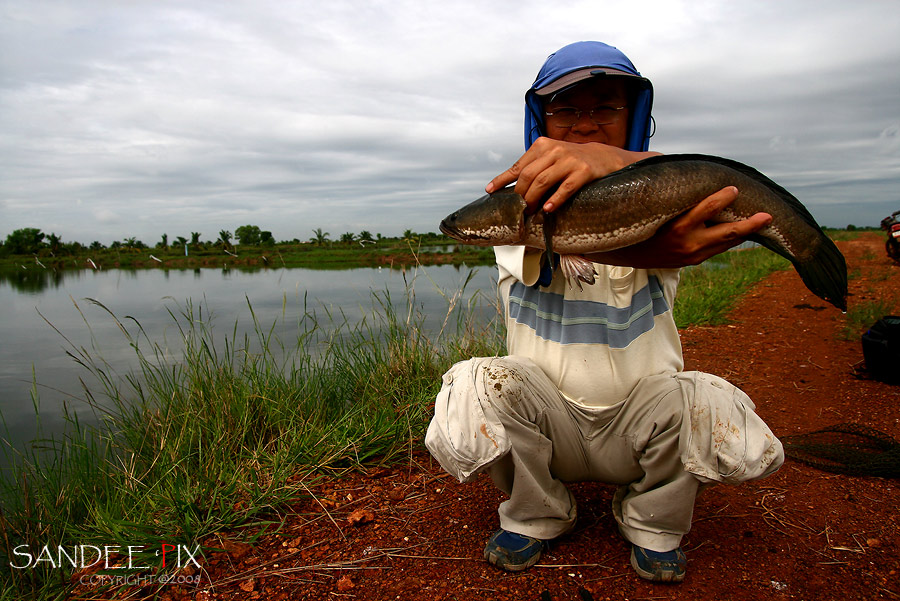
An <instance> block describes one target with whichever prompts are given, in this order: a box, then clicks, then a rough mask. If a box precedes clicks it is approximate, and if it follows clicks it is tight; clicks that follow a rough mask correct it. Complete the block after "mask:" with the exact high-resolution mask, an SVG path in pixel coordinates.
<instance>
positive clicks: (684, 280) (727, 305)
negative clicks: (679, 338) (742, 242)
mask: <svg viewBox="0 0 900 601" xmlns="http://www.w3.org/2000/svg"><path fill="white" fill-rule="evenodd" d="M789 268H791V264H790V263H789V262H788V261H787V260H786V259H783V258H782V257H780V256H778V255H776V254H775V253H773V252H770V251H768V250H766V249H763V248H751V249H747V250H739V251H732V252H727V253H723V254H721V255H717V256H716V257H714V258H713V259H710V260H708V261H706V262H705V263H702V264H701V265H698V266H696V267H691V268H688V269H684V270H682V273H681V283H680V284H679V287H678V296H677V298H676V299H675V310H674V313H675V323H676V324H677V325H678V327H679V328H684V327H687V326H689V325H719V324H723V323H725V322H726V316H727V314H728V312H729V311H730V310H731V309H732V308H733V307H734V305H735V303H736V302H737V301H738V300H739V298H740V296H741V295H742V294H743V293H744V292H746V291H747V290H749V288H750V287H751V286H752V285H753V284H755V283H756V282H758V281H759V280H761V279H762V278H764V277H765V276H767V275H768V274H770V273H771V272H773V271H775V270H779V269H789Z"/></svg>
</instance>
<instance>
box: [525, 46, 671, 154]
mask: <svg viewBox="0 0 900 601" xmlns="http://www.w3.org/2000/svg"><path fill="white" fill-rule="evenodd" d="M599 76H616V77H628V78H629V79H631V80H632V81H633V85H634V86H635V87H636V89H637V93H636V94H635V96H634V104H633V106H631V107H630V108H631V111H630V113H631V118H630V120H629V123H628V137H627V139H626V143H625V150H635V151H643V150H647V149H648V148H649V146H650V136H651V135H653V132H652V122H651V118H650V111H651V108H652V107H653V85H652V84H651V83H650V80H649V79H647V78H645V77H641V74H640V73H639V72H638V70H637V69H635V67H634V65H633V64H632V63H631V61H630V60H628V57H627V56H625V55H624V54H623V53H622V52H621V51H620V50H618V49H617V48H615V47H613V46H610V45H608V44H604V43H603V42H575V43H574V44H569V45H568V46H564V47H562V48H560V49H559V50H557V51H556V52H554V53H553V54H551V55H550V56H549V57H547V60H546V62H545V63H544V66H543V67H541V70H540V71H539V72H538V75H537V78H536V79H535V80H534V83H533V84H532V86H531V88H530V89H529V90H528V92H526V93H525V149H526V150H527V149H528V148H530V147H531V145H532V144H533V143H534V141H535V140H537V139H538V138H539V137H540V136H543V135H545V134H546V131H545V127H544V108H543V99H542V97H543V96H546V95H548V94H552V93H554V92H558V91H560V90H563V89H565V88H567V87H569V86H572V85H575V84H576V83H579V82H581V81H584V80H586V79H588V78H591V77H599Z"/></svg>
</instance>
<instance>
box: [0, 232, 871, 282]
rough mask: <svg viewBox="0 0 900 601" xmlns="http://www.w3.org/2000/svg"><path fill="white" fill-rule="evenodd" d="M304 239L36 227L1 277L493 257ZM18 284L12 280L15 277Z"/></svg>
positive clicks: (429, 245) (434, 238) (432, 246)
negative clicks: (64, 234)
mask: <svg viewBox="0 0 900 601" xmlns="http://www.w3.org/2000/svg"><path fill="white" fill-rule="evenodd" d="M824 229H825V231H826V233H827V234H828V235H829V236H831V237H832V238H834V239H842V238H846V237H847V236H850V237H853V236H855V235H856V234H858V233H859V232H862V231H872V230H874V231H878V230H879V228H877V227H857V226H854V225H852V224H851V225H848V226H847V227H846V228H844V229H833V228H824ZM311 232H312V233H313V236H312V237H311V238H309V240H307V241H301V240H300V239H298V238H294V239H293V240H283V241H281V242H276V241H275V239H274V238H273V237H272V233H271V232H268V231H265V230H261V229H260V228H259V227H258V226H255V225H245V226H241V227H239V228H237V229H236V230H235V232H234V234H232V233H231V232H230V231H226V230H222V231H220V232H219V237H218V238H217V239H216V240H215V241H211V240H207V241H205V242H204V241H201V240H200V236H201V234H200V233H199V232H191V238H190V239H188V238H185V237H184V236H178V237H175V238H174V239H172V240H170V239H169V236H168V235H167V234H163V235H162V237H161V240H160V241H159V242H157V243H156V244H155V246H152V247H151V246H148V245H146V244H144V243H143V242H142V241H141V240H138V239H136V238H133V237H132V238H125V239H124V240H121V241H119V240H117V241H115V242H113V243H111V244H110V245H109V246H104V245H103V244H101V243H100V242H97V241H94V242H92V243H91V244H90V245H87V246H86V245H84V244H82V243H80V242H64V241H63V240H62V239H61V238H60V237H59V236H57V235H56V234H45V233H44V232H42V231H41V230H40V229H38V228H23V229H18V230H15V231H14V232H13V233H11V234H9V235H8V236H7V237H6V240H5V242H0V279H3V280H8V279H10V278H11V274H12V273H13V271H15V272H17V273H18V275H17V276H16V278H17V279H21V277H23V276H24V275H25V274H28V273H34V272H35V271H37V272H42V271H47V270H49V271H59V270H82V269H84V270H99V269H156V268H163V269H198V268H221V269H230V268H237V269H268V268H282V267H301V268H306V269H353V268H357V267H390V268H403V267H405V266H408V265H416V264H420V265H434V264H452V265H470V266H475V265H490V264H493V262H494V253H493V251H492V250H491V248H489V247H478V246H469V245H465V244H459V243H458V242H456V241H455V240H453V239H451V238H449V237H447V236H444V235H443V234H436V233H434V232H428V233H424V234H422V233H416V232H413V231H412V230H406V231H405V232H404V233H403V235H402V236H396V237H386V236H382V235H381V234H376V235H374V236H373V235H372V234H371V233H370V232H368V231H365V230H364V231H362V232H360V233H359V234H354V233H351V232H347V233H344V234H341V235H340V237H339V238H337V239H335V240H332V239H331V238H330V234H329V233H328V232H323V231H322V229H321V228H317V229H315V230H311ZM16 278H14V279H16Z"/></svg>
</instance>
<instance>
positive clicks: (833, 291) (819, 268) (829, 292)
mask: <svg viewBox="0 0 900 601" xmlns="http://www.w3.org/2000/svg"><path fill="white" fill-rule="evenodd" d="M749 239H750V240H752V241H753V242H757V243H759V244H761V245H762V246H764V247H766V248H768V249H769V250H771V251H773V252H775V253H777V254H779V255H781V256H782V257H784V258H785V259H787V260H788V261H790V262H791V263H793V265H794V269H796V270H797V273H798V274H799V275H800V279H801V280H803V283H804V284H805V285H806V287H807V288H809V290H810V292H812V293H813V294H815V295H816V296H818V297H819V298H822V299H825V300H826V301H828V302H829V303H831V304H832V305H834V306H835V307H837V308H838V309H840V310H841V311H843V312H845V313H846V312H847V262H846V260H845V259H844V255H843V254H841V251H840V250H839V249H838V247H837V246H836V245H835V244H834V242H832V240H831V238H829V237H828V236H826V235H825V234H824V233H822V235H821V237H820V238H819V244H818V248H816V250H815V251H814V252H813V253H812V255H811V256H810V257H809V258H808V259H806V260H805V261H800V260H798V259H797V258H796V257H792V256H791V255H790V254H789V253H788V252H787V251H786V250H785V249H784V248H782V247H780V246H778V245H776V244H775V243H774V242H773V241H771V240H769V239H768V238H764V237H763V236H759V235H756V234H754V235H752V236H749Z"/></svg>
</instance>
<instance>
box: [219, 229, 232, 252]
mask: <svg viewBox="0 0 900 601" xmlns="http://www.w3.org/2000/svg"><path fill="white" fill-rule="evenodd" d="M219 240H220V241H221V242H222V245H224V246H225V247H226V248H227V247H228V245H229V244H231V232H229V231H228V230H221V231H220V232H219Z"/></svg>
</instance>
